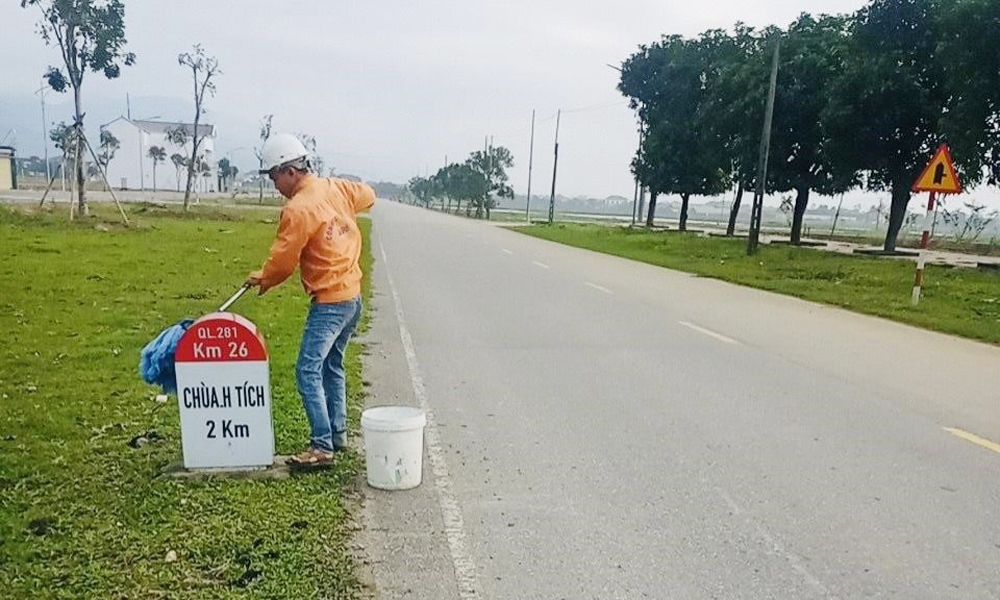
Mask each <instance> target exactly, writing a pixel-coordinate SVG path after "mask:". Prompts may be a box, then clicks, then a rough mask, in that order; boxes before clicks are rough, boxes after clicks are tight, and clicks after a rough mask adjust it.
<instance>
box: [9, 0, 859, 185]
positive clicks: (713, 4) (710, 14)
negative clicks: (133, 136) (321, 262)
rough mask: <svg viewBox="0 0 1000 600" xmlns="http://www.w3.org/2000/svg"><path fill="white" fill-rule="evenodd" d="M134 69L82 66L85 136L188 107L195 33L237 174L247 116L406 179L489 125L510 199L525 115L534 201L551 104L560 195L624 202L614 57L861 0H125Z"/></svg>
mask: <svg viewBox="0 0 1000 600" xmlns="http://www.w3.org/2000/svg"><path fill="white" fill-rule="evenodd" d="M125 4H126V13H125V19H126V36H127V38H128V49H129V50H131V51H132V52H135V54H136V55H137V63H136V65H135V66H133V67H127V68H124V69H123V71H122V76H121V77H120V78H119V79H117V80H114V81H108V80H106V79H104V78H103V77H102V76H99V75H97V74H93V73H91V74H88V76H87V78H86V79H85V81H84V86H83V96H84V103H85V110H87V111H88V118H87V127H88V131H89V132H91V133H90V135H94V134H93V132H94V131H95V129H96V126H97V125H99V124H101V123H103V122H107V121H110V120H111V119H112V118H114V117H116V116H118V115H121V114H124V113H126V111H127V108H128V107H127V104H126V95H128V97H129V98H130V100H131V102H130V104H131V112H132V116H133V117H134V118H146V117H160V118H161V119H163V120H174V119H178V120H180V119H183V120H187V121H190V120H191V119H192V118H193V102H192V100H191V87H192V83H191V79H190V71H185V70H184V69H183V68H181V67H180V66H178V64H177V54H178V53H179V52H184V51H188V50H190V49H191V46H192V45H193V44H196V43H200V44H202V45H203V46H204V48H205V50H206V51H207V52H208V53H209V54H211V55H214V56H216V57H217V58H218V59H219V63H220V66H221V69H222V70H223V74H222V75H221V76H220V77H219V78H218V92H217V94H216V96H215V97H214V98H211V99H209V100H208V110H209V113H208V115H207V116H206V120H207V121H208V122H211V123H214V124H216V125H217V126H218V128H219V132H218V139H217V146H216V147H217V152H218V153H219V154H220V155H223V154H227V153H229V154H230V156H231V157H232V160H233V162H234V163H235V164H236V165H237V166H239V167H240V168H241V170H243V171H247V170H249V169H251V168H252V167H253V165H254V163H255V159H254V158H253V150H252V149H253V146H254V145H256V144H258V143H259V142H258V140H257V133H258V132H257V127H258V122H259V120H260V118H261V117H262V115H264V114H268V113H273V114H274V125H275V128H276V130H278V131H287V132H292V133H299V132H304V133H309V134H312V135H314V136H315V137H316V139H317V142H318V152H319V154H321V155H322V156H324V158H325V159H326V163H327V164H328V165H332V166H333V167H335V168H336V170H337V171H338V172H341V173H352V174H356V175H359V176H361V177H363V178H365V179H368V180H385V181H396V182H405V181H406V180H408V179H409V178H410V177H412V176H414V175H428V174H433V173H434V172H435V171H436V170H437V169H438V168H439V167H441V166H442V165H443V164H444V162H445V158H446V157H447V159H448V160H449V161H452V162H454V161H460V160H464V159H465V158H466V157H467V156H468V154H469V153H470V152H472V151H474V150H477V149H481V148H482V147H483V143H484V139H485V138H486V137H487V136H493V141H494V143H495V144H497V145H503V146H506V147H507V148H509V149H510V150H511V152H513V154H514V159H515V166H514V168H513V169H512V170H511V171H510V173H509V174H510V180H511V181H510V183H511V184H512V185H513V186H514V189H515V191H516V192H517V193H519V194H523V193H524V192H525V189H526V186H527V182H528V163H529V148H530V133H531V112H532V110H536V111H537V117H536V119H537V120H536V125H535V145H534V163H533V164H534V170H533V175H532V195H533V196H535V195H548V192H549V187H550V185H551V177H552V144H553V136H554V133H555V124H556V119H555V114H556V110H557V109H560V108H562V109H563V111H564V112H563V116H562V121H561V125H560V131H559V142H560V144H559V150H560V155H559V176H558V188H557V191H558V192H559V193H561V194H564V195H568V196H574V195H588V196H592V197H605V196H609V195H613V194H616V195H621V196H626V197H629V198H631V197H632V191H633V183H632V176H631V174H630V173H629V169H628V164H629V161H630V159H631V157H632V155H633V153H634V151H635V147H636V144H637V141H638V140H637V129H636V121H635V117H634V115H633V113H632V111H631V110H630V109H629V108H628V106H627V103H626V100H625V99H624V98H623V97H622V96H621V95H620V94H619V93H618V92H617V91H616V89H615V85H616V83H617V79H618V73H617V72H616V71H614V70H613V69H611V68H609V67H608V66H607V64H608V63H610V64H612V65H617V64H620V63H621V61H622V60H624V59H625V58H627V57H628V56H629V55H630V54H631V53H633V52H634V51H635V50H636V48H637V47H638V46H639V45H640V44H644V43H650V42H653V41H656V40H658V39H659V38H660V36H661V35H663V34H674V33H678V34H683V35H696V34H697V33H699V32H701V31H703V30H705V29H710V28H728V27H731V26H732V25H733V23H735V22H736V21H743V22H746V23H748V24H750V25H753V26H758V27H759V26H766V25H769V24H776V25H780V26H785V25H787V24H788V23H790V22H791V21H792V20H793V19H794V18H795V17H796V16H797V15H798V14H799V13H801V12H810V13H813V14H820V13H843V12H853V11H855V10H857V9H858V8H859V7H861V6H862V5H863V4H864V2H863V0H797V1H795V0H707V1H705V2H666V1H664V0H649V1H646V0H627V1H625V0H619V1H617V2H608V1H604V2H602V1H596V2H586V3H585V2H580V1H579V0H574V1H569V0H532V1H531V2H522V1H519V0H507V1H505V2H458V1H455V0H451V1H448V2H445V1H440V0H421V1H419V2H413V1H408V2H402V1H387V2H346V1H341V2H328V1H323V2H320V1H318V0H314V1H311V2H306V1H292V0H282V1H281V2H274V1H270V2H263V1H258V0H241V1H240V2H208V1H201V2H193V1H188V2H181V1H179V0H173V1H171V0H168V1H161V2H137V1H135V0H126V2H125ZM38 19H39V12H38V10H37V9H22V8H20V3H19V2H16V1H14V0H8V1H6V2H3V3H2V4H0V23H3V30H4V33H3V35H2V36H0V57H2V58H3V60H0V82H2V83H0V139H2V138H3V137H4V136H5V135H7V134H8V132H9V130H10V129H14V132H13V133H11V134H10V137H8V141H7V143H10V140H11V139H16V142H17V145H18V146H19V147H20V148H19V150H20V152H19V153H20V154H21V155H25V154H41V150H42V147H41V144H42V141H41V139H42V135H41V122H42V121H41V107H40V103H39V98H38V96H37V95H33V92H34V91H35V90H36V89H38V87H39V86H40V85H41V75H42V73H44V71H45V70H46V68H47V67H48V66H49V65H50V64H51V65H58V64H59V60H60V59H59V55H58V52H57V50H56V49H55V48H52V47H46V46H44V44H43V42H42V40H41V39H40V38H39V37H38V35H37V33H36V23H37V21H38ZM47 102H48V108H47V111H48V114H47V117H48V121H50V122H52V121H59V120H68V118H69V114H70V113H71V110H72V109H71V103H70V97H69V96H68V95H64V96H59V95H55V94H50V95H49V97H48V99H47Z"/></svg>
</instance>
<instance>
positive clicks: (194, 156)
mask: <svg viewBox="0 0 1000 600" xmlns="http://www.w3.org/2000/svg"><path fill="white" fill-rule="evenodd" d="M194 131H195V134H197V133H198V118H197V117H195V119H194ZM192 137H193V138H194V139H193V141H192V142H191V159H190V160H188V176H187V184H186V185H185V186H184V210H185V212H186V211H187V209H188V204H189V201H190V199H191V190H192V188H193V186H194V172H195V171H194V170H195V168H196V167H197V162H198V136H197V135H194V136H192Z"/></svg>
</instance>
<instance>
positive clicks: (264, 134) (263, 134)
mask: <svg viewBox="0 0 1000 600" xmlns="http://www.w3.org/2000/svg"><path fill="white" fill-rule="evenodd" d="M273 120H274V115H264V117H263V118H262V119H261V120H260V148H254V149H253V153H254V154H255V155H257V161H258V162H259V163H260V167H259V169H263V168H264V156H263V155H262V154H261V150H262V149H263V148H264V142H266V141H267V140H268V138H270V137H271V121H273ZM257 188H258V192H259V193H260V196H259V197H258V198H257V203H258V204H263V203H264V178H263V177H262V176H261V175H260V174H259V173H258V175H257Z"/></svg>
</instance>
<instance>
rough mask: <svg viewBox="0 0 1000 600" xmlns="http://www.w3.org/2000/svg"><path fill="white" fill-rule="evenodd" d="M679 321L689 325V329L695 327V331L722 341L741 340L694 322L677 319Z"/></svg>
mask: <svg viewBox="0 0 1000 600" xmlns="http://www.w3.org/2000/svg"><path fill="white" fill-rule="evenodd" d="M677 322H678V323H679V324H681V325H683V326H685V327H687V328H688V329H693V330H694V331H697V332H698V333H701V334H704V335H707V336H708V337H711V338H715V339H717V340H719V341H720V342H725V343H727V344H739V342H737V341H736V340H734V339H733V338H731V337H726V336H724V335H722V334H721V333H716V332H714V331H712V330H711V329H705V328H704V327H701V326H698V325H695V324H694V323H689V322H687V321H677Z"/></svg>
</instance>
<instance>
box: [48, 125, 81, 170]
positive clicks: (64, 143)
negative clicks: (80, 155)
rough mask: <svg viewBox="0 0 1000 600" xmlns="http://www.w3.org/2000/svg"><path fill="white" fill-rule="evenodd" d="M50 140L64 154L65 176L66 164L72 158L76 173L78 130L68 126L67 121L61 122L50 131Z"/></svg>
mask: <svg viewBox="0 0 1000 600" xmlns="http://www.w3.org/2000/svg"><path fill="white" fill-rule="evenodd" d="M49 139H50V140H52V143H54V144H55V146H56V148H57V149H58V150H59V151H60V152H62V162H63V175H64V176H65V174H66V163H67V162H68V161H69V160H70V159H71V158H72V160H73V172H74V173H76V172H77V168H76V166H77V165H76V161H77V154H76V149H77V143H76V142H77V129H76V128H75V127H73V126H71V125H67V124H66V122H65V121H60V122H59V124H57V125H56V126H55V127H53V128H52V130H51V131H49Z"/></svg>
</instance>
